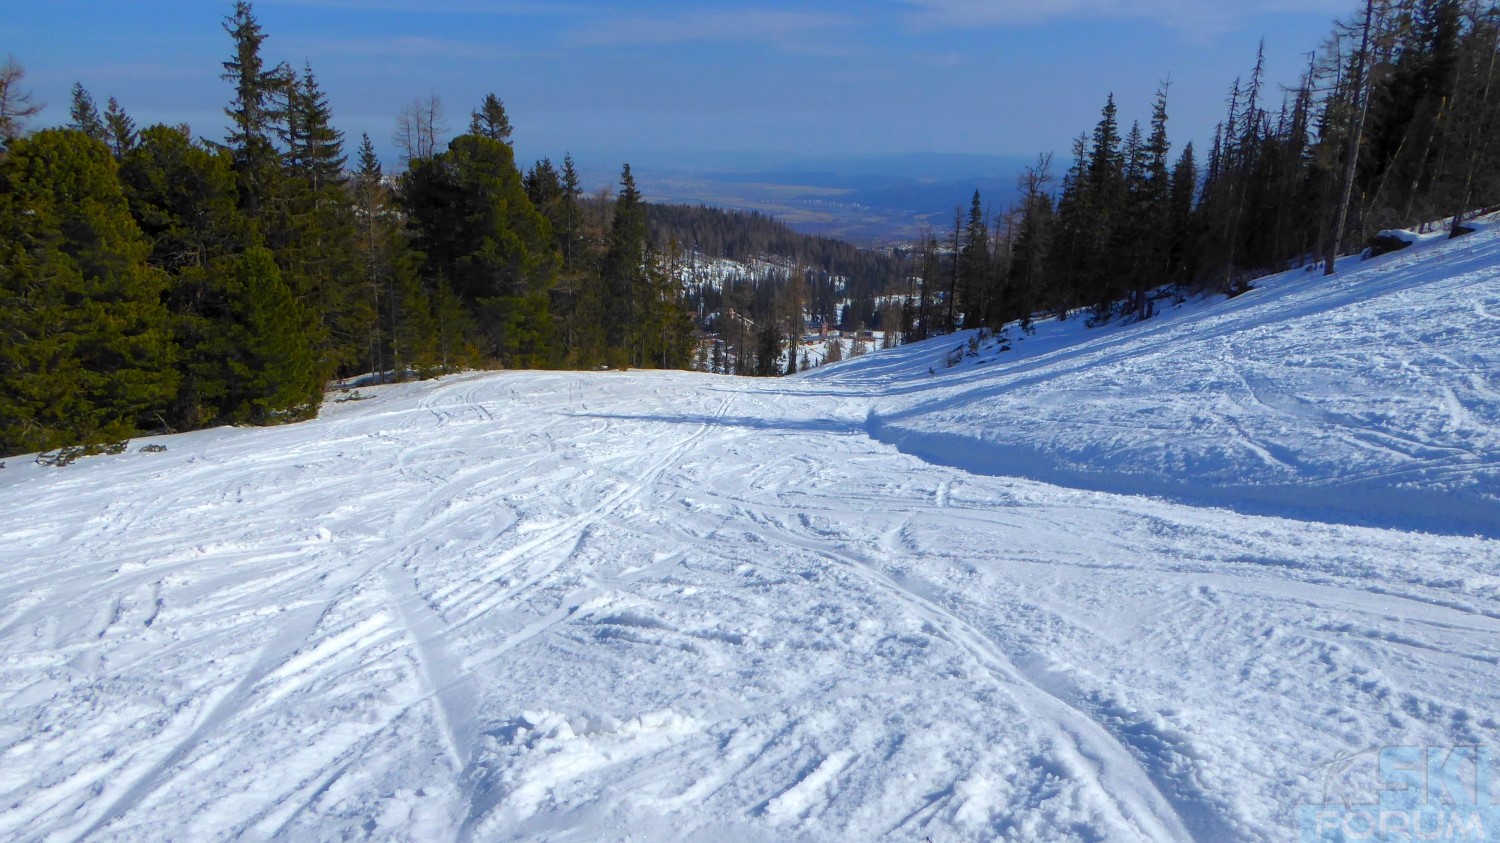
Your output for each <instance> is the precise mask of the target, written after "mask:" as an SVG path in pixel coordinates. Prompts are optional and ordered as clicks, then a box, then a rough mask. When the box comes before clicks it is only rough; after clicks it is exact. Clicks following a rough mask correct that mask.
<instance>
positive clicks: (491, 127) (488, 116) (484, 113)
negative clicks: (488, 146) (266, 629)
mask: <svg viewBox="0 0 1500 843" xmlns="http://www.w3.org/2000/svg"><path fill="white" fill-rule="evenodd" d="M469 134H471V135H478V136H480V137H482V138H489V139H490V140H497V141H500V142H502V143H510V135H511V126H510V116H509V115H508V114H506V113H505V103H504V102H503V101H502V100H501V99H500V98H499V97H497V96H495V95H494V94H485V95H484V101H483V102H481V103H480V104H479V108H477V109H475V110H474V111H473V112H472V113H471V114H470V116H469Z"/></svg>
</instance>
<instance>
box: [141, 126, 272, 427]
mask: <svg viewBox="0 0 1500 843" xmlns="http://www.w3.org/2000/svg"><path fill="white" fill-rule="evenodd" d="M120 181H121V183H122V184H123V185H124V189H125V194H126V196H127V197H128V198H129V201H130V210H131V213H132V215H133V216H134V217H135V219H136V221H137V223H138V224H139V225H140V227H141V230H142V231H143V232H144V233H145V234H146V236H147V238H148V239H149V241H150V242H151V244H152V249H151V253H150V257H149V261H150V263H151V264H152V265H153V266H155V267H157V268H158V269H160V270H162V271H164V272H165V273H167V278H168V286H167V292H166V298H165V301H166V304H167V307H168V309H169V310H170V312H171V320H172V323H171V324H172V334H173V338H174V340H175V342H176V344H177V346H178V371H179V374H180V380H179V387H178V392H177V396H176V398H175V400H173V401H172V402H171V403H170V405H168V406H166V407H164V408H163V410H162V416H163V418H164V419H165V420H166V422H167V423H168V424H169V425H170V426H171V427H173V428H175V429H189V428H194V427H201V426H203V425H205V424H210V423H213V422H216V421H220V420H223V419H225V418H226V417H227V415H228V414H229V411H230V407H229V406H227V403H226V402H227V400H228V395H229V384H228V380H227V375H226V370H225V366H224V361H225V360H226V359H228V358H229V357H231V356H233V354H234V348H233V343H232V341H231V340H230V337H229V329H228V326H229V325H231V324H232V322H233V318H234V314H233V309H232V302H231V301H230V298H229V295H228V291H227V286H226V284H225V283H224V280H223V276H224V275H225V274H227V271H226V267H227V266H228V264H229V263H230V261H231V260H232V258H233V256H234V255H236V254H238V253H239V252H240V251H242V250H243V249H244V248H245V246H246V244H247V243H248V242H249V240H250V237H251V235H250V227H249V225H248V224H247V223H246V221H245V219H244V217H243V216H242V215H241V214H240V212H239V207H238V193H237V190H236V180H235V175H234V171H233V169H232V163H231V161H230V159H229V156H228V154H227V153H225V152H223V151H217V152H210V151H209V150H207V149H204V148H203V147H201V146H198V145H197V144H194V143H193V142H192V141H190V140H189V139H188V137H187V136H186V135H184V134H183V133H182V132H181V131H180V130H178V129H175V128H171V127H168V126H151V127H149V128H147V129H146V130H144V131H143V132H141V135H140V143H139V144H137V145H136V147H135V148H134V149H132V150H130V151H129V152H128V153H126V155H125V157H124V159H123V160H122V161H121V162H120Z"/></svg>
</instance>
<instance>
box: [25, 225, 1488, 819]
mask: <svg viewBox="0 0 1500 843" xmlns="http://www.w3.org/2000/svg"><path fill="white" fill-rule="evenodd" d="M1475 237H1476V238H1480V239H1476V240H1475V241H1474V242H1473V243H1463V244H1462V245H1461V246H1458V245H1454V246H1433V247H1426V246H1424V247H1421V248H1420V249H1419V251H1418V252H1416V253H1412V254H1406V253H1403V254H1401V255H1398V256H1395V257H1394V258H1386V259H1382V260H1381V261H1372V262H1370V264H1369V265H1368V266H1365V267H1362V268H1358V269H1355V270H1352V271H1346V272H1347V274H1346V275H1345V276H1341V277H1338V278H1336V279H1334V280H1333V281H1331V282H1326V281H1322V280H1321V279H1319V280H1318V281H1317V282H1313V281H1311V280H1309V279H1308V278H1304V277H1302V276H1300V275H1297V274H1293V275H1290V276H1288V277H1286V278H1283V279H1272V280H1269V281H1267V282H1264V283H1263V285H1262V287H1261V289H1259V290H1257V291H1255V292H1254V293H1252V294H1249V295H1247V296H1245V297H1242V298H1241V299H1239V300H1236V301H1235V302H1229V303H1224V302H1217V303H1208V304H1201V305H1193V306H1189V307H1187V308H1186V309H1185V310H1184V311H1183V312H1182V313H1180V314H1171V313H1169V314H1167V315H1165V316H1163V317H1160V318H1159V319H1158V320H1155V321H1153V322H1148V323H1145V324H1142V325H1139V326H1130V327H1124V328H1110V329H1106V330H1103V331H1099V332H1080V331H1077V330H1076V328H1074V327H1073V326H1071V325H1057V324H1055V323H1048V324H1045V325H1043V326H1042V328H1041V330H1039V332H1038V334H1037V336H1036V337H1032V338H1027V339H1025V340H1022V341H1020V342H1019V343H1017V344H1018V345H1019V346H1020V349H1019V351H1018V352H1016V353H1011V356H1010V357H1006V356H1004V355H1001V356H998V357H994V358H993V359H992V360H990V361H989V362H987V363H985V364H984V365H983V366H980V365H979V364H978V363H977V362H976V363H973V364H972V365H968V364H966V365H965V366H961V367H959V368H957V369H955V370H952V371H944V370H943V369H942V363H941V361H942V359H943V358H944V356H945V355H946V354H947V351H948V350H949V349H950V348H951V347H952V345H953V343H954V342H957V341H959V340H957V339H953V338H950V339H949V340H948V341H938V342H936V343H930V344H925V345H917V346H909V347H906V348H903V349H898V350H895V351H891V352H886V353H882V354H877V355H870V356H868V357H866V358H862V359H860V360H856V361H850V362H849V363H846V364H844V365H842V366H836V367H830V368H828V369H825V370H820V371H817V372H814V373H812V374H811V375H809V376H806V377H802V378H797V379H790V380H785V381H751V380H741V379H730V378H713V377H705V376H698V375H690V374H684V373H551V374H549V373H500V374H468V375H461V376H455V377H450V378H446V379H443V380H441V381H437V382H431V383H423V384H407V385H400V386H391V387H377V388H362V391H365V392H367V393H368V394H369V396H370V400H368V401H361V402H349V403H336V402H330V403H329V404H328V405H326V407H325V410H324V412H323V415H322V418H320V419H318V420H316V421H312V422H308V423H305V424H299V425H294V426H289V427H284V428H275V429H267V430H219V431H203V432H197V433H191V434H184V435H180V436H174V437H167V438H164V439H162V440H161V441H162V442H164V443H165V444H167V445H168V447H169V450H168V451H167V452H166V453H163V454H143V453H140V452H139V451H136V450H132V452H130V453H127V454H124V455H120V456H116V457H98V458H91V459H88V460H83V461H80V462H79V463H77V464H75V465H73V466H70V467H68V468H65V469H44V468H42V467H40V466H36V465H34V464H31V463H30V462H28V461H26V460H24V459H14V460H10V461H9V462H10V465H9V467H7V468H6V469H4V470H3V471H0V565H3V566H4V569H5V571H6V572H7V585H8V588H7V589H5V591H4V592H3V593H0V642H3V644H4V650H3V655H0V838H3V839H15V840H47V841H72V840H83V839H88V840H138V839H162V840H191V841H198V840H215V839H254V840H262V839H264V840H337V839H347V838H351V837H353V838H366V839H389V840H406V839H423V840H520V839H526V840H558V841H580V840H616V839H620V840H623V839H641V840H656V839H683V840H701V839H723V840H727V841H763V840H767V841H768V840H793V839H806V840H825V839H847V840H871V839H885V840H911V841H921V840H927V839H931V840H933V841H949V840H990V839H1016V840H1030V839H1045V840H1081V841H1097V840H1111V841H1115V840H1149V841H1215V842H1217V841H1284V840H1287V839H1292V838H1294V837H1295V835H1296V833H1297V825H1296V824H1297V808H1298V806H1299V805H1303V804H1308V803H1310V802H1316V801H1318V800H1319V799H1320V797H1321V796H1322V790H1323V788H1324V786H1325V783H1324V780H1323V773H1322V772H1321V770H1322V767H1323V765H1326V764H1327V763H1329V762H1331V761H1334V760H1336V759H1339V758H1344V757H1348V756H1350V755H1353V754H1357V753H1359V752H1362V751H1365V750H1367V749H1369V748H1372V747H1378V746H1387V745H1412V746H1427V745H1432V746H1455V745H1485V746H1494V745H1495V744H1496V739H1497V737H1500V723H1497V721H1496V715H1495V714H1494V712H1495V711H1496V710H1497V703H1500V682H1497V681H1496V678H1497V676H1500V673H1497V671H1500V571H1497V565H1496V563H1497V561H1500V553H1497V547H1496V541H1495V538H1494V536H1493V530H1491V531H1485V530H1483V529H1474V527H1475V524H1477V523H1479V521H1478V520H1476V519H1483V518H1488V517H1490V516H1491V515H1493V514H1494V513H1495V511H1496V510H1495V509H1494V505H1495V501H1496V500H1497V485H1500V484H1497V480H1496V478H1497V472H1496V465H1497V448H1496V443H1497V437H1500V384H1497V382H1496V380H1495V372H1496V364H1497V362H1500V361H1497V360H1496V358H1495V353H1496V352H1495V349H1494V345H1493V341H1492V333H1491V334H1489V335H1487V334H1485V333H1484V331H1485V327H1486V326H1488V325H1489V324H1490V323H1491V322H1493V320H1494V318H1495V317H1494V316H1493V314H1494V313H1497V312H1500V281H1497V278H1500V270H1497V269H1495V268H1494V266H1493V263H1494V261H1495V260H1496V259H1497V258H1500V241H1497V240H1496V237H1495V235H1493V234H1490V233H1486V234H1482V235H1475ZM1422 250H1425V252H1426V253H1423V251H1422ZM1397 300H1399V302H1400V306H1401V307H1402V308H1405V310H1404V311H1403V314H1404V316H1403V319H1402V324H1401V325H1400V326H1399V327H1400V331H1390V330H1385V328H1382V327H1381V325H1383V324H1384V320H1388V319H1390V318H1391V316H1390V314H1392V313H1394V312H1396V311H1395V304H1393V302H1395V301H1397ZM1464 319H1468V320H1469V322H1470V323H1471V324H1468V325H1465V324H1464V321H1463V320H1464ZM1387 327H1389V326H1387ZM1377 328H1380V330H1377ZM1487 337H1490V338H1487ZM1028 343H1029V344H1030V345H1029V346H1028ZM1192 344H1197V345H1192ZM1362 344H1363V345H1362ZM1357 361H1363V362H1357ZM929 366H932V367H934V369H935V370H937V371H938V372H939V374H938V375H929V374H928V368H929ZM1184 378H1185V379H1186V380H1187V381H1188V382H1189V383H1190V384H1191V385H1192V386H1193V389H1194V391H1193V392H1192V393H1191V394H1184V393H1181V392H1172V391H1170V390H1166V389H1163V387H1162V385H1163V384H1171V383H1174V382H1176V381H1177V380H1178V379H1184ZM1401 385H1404V386H1401ZM1398 386H1399V387H1400V388H1398ZM1084 464H1087V465H1088V466H1089V470H1088V471H1084V470H1081V469H1079V466H1080V465H1084ZM950 466H951V467H950ZM1118 491H1152V492H1157V493H1160V494H1163V495H1165V496H1166V499H1158V498H1148V497H1130V496H1125V495H1119V494H1112V493H1111V492H1118ZM1319 501H1322V502H1324V503H1326V504H1327V506H1326V507H1323V508H1318V507H1316V506H1315V504H1316V503H1317V502H1319ZM1444 501H1447V502H1449V503H1451V505H1452V507H1453V510H1454V512H1453V513H1450V514H1451V515H1453V516H1454V517H1452V518H1448V519H1444V518H1442V517H1439V515H1441V513H1437V512H1436V510H1435V504H1436V503H1441V502H1444ZM1214 506H1229V507H1231V508H1230V509H1217V508H1214ZM1358 507H1365V512H1364V515H1363V516H1362V517H1360V518H1355V517H1352V516H1351V512H1352V511H1353V509H1355V508H1358ZM1402 507H1409V511H1397V510H1400V509H1401V508H1402ZM1350 521H1362V522H1364V523H1363V525H1360V524H1351V523H1347V522H1350ZM1412 526H1428V527H1431V528H1432V532H1427V533H1421V532H1409V531H1408V528H1410V527H1412ZM1475 533H1478V535H1476V534H1475Z"/></svg>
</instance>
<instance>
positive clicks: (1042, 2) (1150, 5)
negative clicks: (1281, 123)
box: [899, 0, 1345, 32]
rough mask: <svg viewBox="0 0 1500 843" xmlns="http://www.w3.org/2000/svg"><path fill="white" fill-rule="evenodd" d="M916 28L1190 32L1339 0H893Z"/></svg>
mask: <svg viewBox="0 0 1500 843" xmlns="http://www.w3.org/2000/svg"><path fill="white" fill-rule="evenodd" d="M899 1H900V2H901V3H903V4H904V5H906V6H908V7H913V11H912V13H911V15H910V16H909V20H910V22H911V23H912V24H913V25H916V26H921V27H973V26H1028V25H1033V24H1039V23H1046V22H1048V21H1055V20H1068V19H1077V18H1085V17H1089V18H1141V19H1147V20H1155V21H1157V22H1159V23H1162V24H1165V25H1167V26H1170V27H1173V28H1175V29H1182V30H1188V31H1194V32H1222V31H1227V30H1232V29H1237V28H1239V27H1241V26H1243V25H1245V24H1246V23H1247V22H1248V21H1249V20H1250V19H1251V18H1254V17H1256V16H1259V15H1262V14H1268V13H1278V12H1279V13H1286V12H1288V11H1296V12H1305V13H1308V14H1317V15H1326V14H1333V13H1337V12H1338V11H1339V10H1341V9H1343V8H1344V5H1345V4H1344V3H1343V2H1342V0H1295V1H1294V2H1293V0H1242V2H1239V3H1233V4H1223V3H1217V2H1203V0H899Z"/></svg>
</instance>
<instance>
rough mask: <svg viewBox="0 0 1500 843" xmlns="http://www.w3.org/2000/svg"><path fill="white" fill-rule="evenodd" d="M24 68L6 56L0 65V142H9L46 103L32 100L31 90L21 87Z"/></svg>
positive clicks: (11, 57) (24, 76)
mask: <svg viewBox="0 0 1500 843" xmlns="http://www.w3.org/2000/svg"><path fill="white" fill-rule="evenodd" d="M25 78H26V68H24V67H22V66H21V65H20V63H19V62H17V61H16V59H15V57H14V56H7V57H6V59H5V64H4V65H0V144H9V143H10V142H11V141H13V140H15V139H16V138H18V137H20V136H21V134H22V133H23V132H24V131H25V129H26V121H27V120H28V119H30V118H32V117H35V116H36V115H37V113H38V112H40V111H41V110H42V109H43V108H46V107H47V106H46V103H40V102H32V101H31V92H30V91H27V90H23V89H22V88H21V80H23V79H25Z"/></svg>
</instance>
